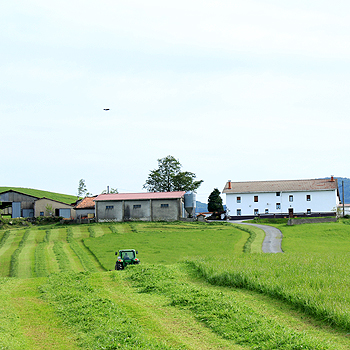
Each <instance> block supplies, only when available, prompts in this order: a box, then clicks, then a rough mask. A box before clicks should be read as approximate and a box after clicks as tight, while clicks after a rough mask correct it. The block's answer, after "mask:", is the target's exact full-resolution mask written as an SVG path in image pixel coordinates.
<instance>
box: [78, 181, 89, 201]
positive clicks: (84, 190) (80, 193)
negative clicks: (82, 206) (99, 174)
mask: <svg viewBox="0 0 350 350" xmlns="http://www.w3.org/2000/svg"><path fill="white" fill-rule="evenodd" d="M90 195H91V193H89V192H88V190H87V188H86V185H85V180H84V179H80V180H79V185H78V197H86V196H90Z"/></svg>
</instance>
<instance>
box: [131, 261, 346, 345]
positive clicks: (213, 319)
mask: <svg viewBox="0 0 350 350" xmlns="http://www.w3.org/2000/svg"><path fill="white" fill-rule="evenodd" d="M180 267H181V266H179V265H172V266H165V265H158V266H155V265H148V266H138V267H137V268H133V269H129V270H128V271H127V272H126V274H127V277H128V278H129V279H130V280H131V281H132V283H133V284H134V287H137V288H138V291H139V293H142V294H144V293H147V294H157V295H162V296H165V297H166V298H167V299H168V303H169V305H170V306H172V307H174V308H177V309H180V310H185V311H188V312H189V313H190V314H191V315H193V316H194V317H195V318H196V319H197V321H198V322H200V323H201V324H203V325H204V326H205V327H207V328H209V329H210V330H211V331H212V332H214V333H215V334H217V335H219V336H220V337H222V338H223V339H226V340H228V341H232V342H233V343H234V344H238V345H241V346H245V347H248V348H250V349H260V350H263V349H265V350H272V349H285V350H287V349H309V350H311V349H312V350H317V349H340V348H343V345H342V346H340V345H339V344H338V345H337V344H336V343H337V342H338V341H335V342H334V341H333V340H332V341H330V339H329V338H327V337H325V338H323V336H322V335H321V336H320V335H318V336H319V337H321V339H319V338H318V337H316V336H314V335H313V334H312V332H311V333H310V332H309V331H306V330H304V329H302V326H301V324H299V327H300V328H299V329H298V328H297V329H295V328H293V327H290V324H289V323H288V322H287V323H286V322H285V320H280V319H279V318H277V317H273V316H271V315H270V314H268V313H266V312H264V311H262V310H261V309H260V310H259V309H258V310H257V309H256V308H255V307H251V306H250V305H249V302H247V301H244V299H243V298H242V297H241V295H240V293H232V292H231V291H230V290H225V289H219V290H218V289H211V288H208V287H207V286H205V285H202V284H198V283H197V284H196V283H194V282H193V281H192V280H191V279H190V280H189V279H188V276H186V274H185V273H184V271H183V270H182V269H181V268H180ZM322 338H323V339H322ZM340 343H343V341H341V342H340Z"/></svg>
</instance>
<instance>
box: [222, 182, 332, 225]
mask: <svg viewBox="0 0 350 350" xmlns="http://www.w3.org/2000/svg"><path fill="white" fill-rule="evenodd" d="M222 192H223V193H225V194H226V205H227V208H228V209H229V216H230V218H231V219H246V218H253V217H256V216H264V217H271V216H273V217H293V216H320V215H322V216H328V215H335V214H336V208H337V206H338V204H339V191H338V183H337V180H336V179H334V177H333V176H332V177H331V178H330V179H311V180H279V181H250V182H231V181H230V180H229V181H228V182H227V183H226V185H225V188H224V189H223V191H222Z"/></svg>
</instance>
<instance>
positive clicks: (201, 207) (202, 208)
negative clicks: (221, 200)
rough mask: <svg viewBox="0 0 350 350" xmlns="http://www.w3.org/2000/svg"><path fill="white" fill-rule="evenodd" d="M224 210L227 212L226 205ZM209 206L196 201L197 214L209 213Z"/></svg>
mask: <svg viewBox="0 0 350 350" xmlns="http://www.w3.org/2000/svg"><path fill="white" fill-rule="evenodd" d="M223 207H224V210H226V204H224V205H223ZM207 212H208V204H206V203H202V202H199V201H196V213H207Z"/></svg>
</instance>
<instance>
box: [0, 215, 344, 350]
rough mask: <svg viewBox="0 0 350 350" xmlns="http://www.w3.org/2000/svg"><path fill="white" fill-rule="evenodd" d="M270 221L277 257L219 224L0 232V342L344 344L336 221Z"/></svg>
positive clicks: (240, 230) (258, 237) (248, 234)
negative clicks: (129, 263) (127, 255)
mask: <svg viewBox="0 0 350 350" xmlns="http://www.w3.org/2000/svg"><path fill="white" fill-rule="evenodd" d="M276 226H278V227H279V228H280V229H281V230H282V232H283V235H284V239H283V243H282V244H283V249H284V251H285V252H286V253H284V254H262V253H261V244H262V241H263V237H264V235H263V232H262V231H261V230H260V229H257V228H255V227H247V226H243V225H241V226H239V225H231V224H226V223H211V224H206V223H145V222H132V223H109V224H107V223H104V224H90V225H71V226H62V225H52V226H42V227H38V226H35V227H34V226H33V227H29V228H17V229H10V230H0V276H2V277H0V349H11V350H17V349H21V350H23V349H29V350H31V349H35V350H37V349H39V350H40V349H131V348H132V349H196V350H197V349H266V350H268V349H350V339H349V337H348V335H349V333H350V317H349V314H350V312H349V311H350V292H349V282H348V279H347V276H349V272H350V263H349V262H348V257H349V251H348V249H347V248H348V246H349V243H350V242H349V239H350V231H349V229H350V225H349V224H348V221H346V220H345V221H343V222H340V223H332V224H320V225H319V224H307V225H300V226H295V227H288V226H286V225H285V224H276ZM122 248H134V249H137V250H138V251H139V255H138V257H139V258H140V260H141V264H140V265H137V266H134V267H129V268H127V269H126V270H125V271H114V264H115V258H116V257H115V255H114V253H115V251H117V250H118V249H122ZM308 248H309V249H308ZM310 251H311V253H310ZM108 270H113V271H108Z"/></svg>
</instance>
